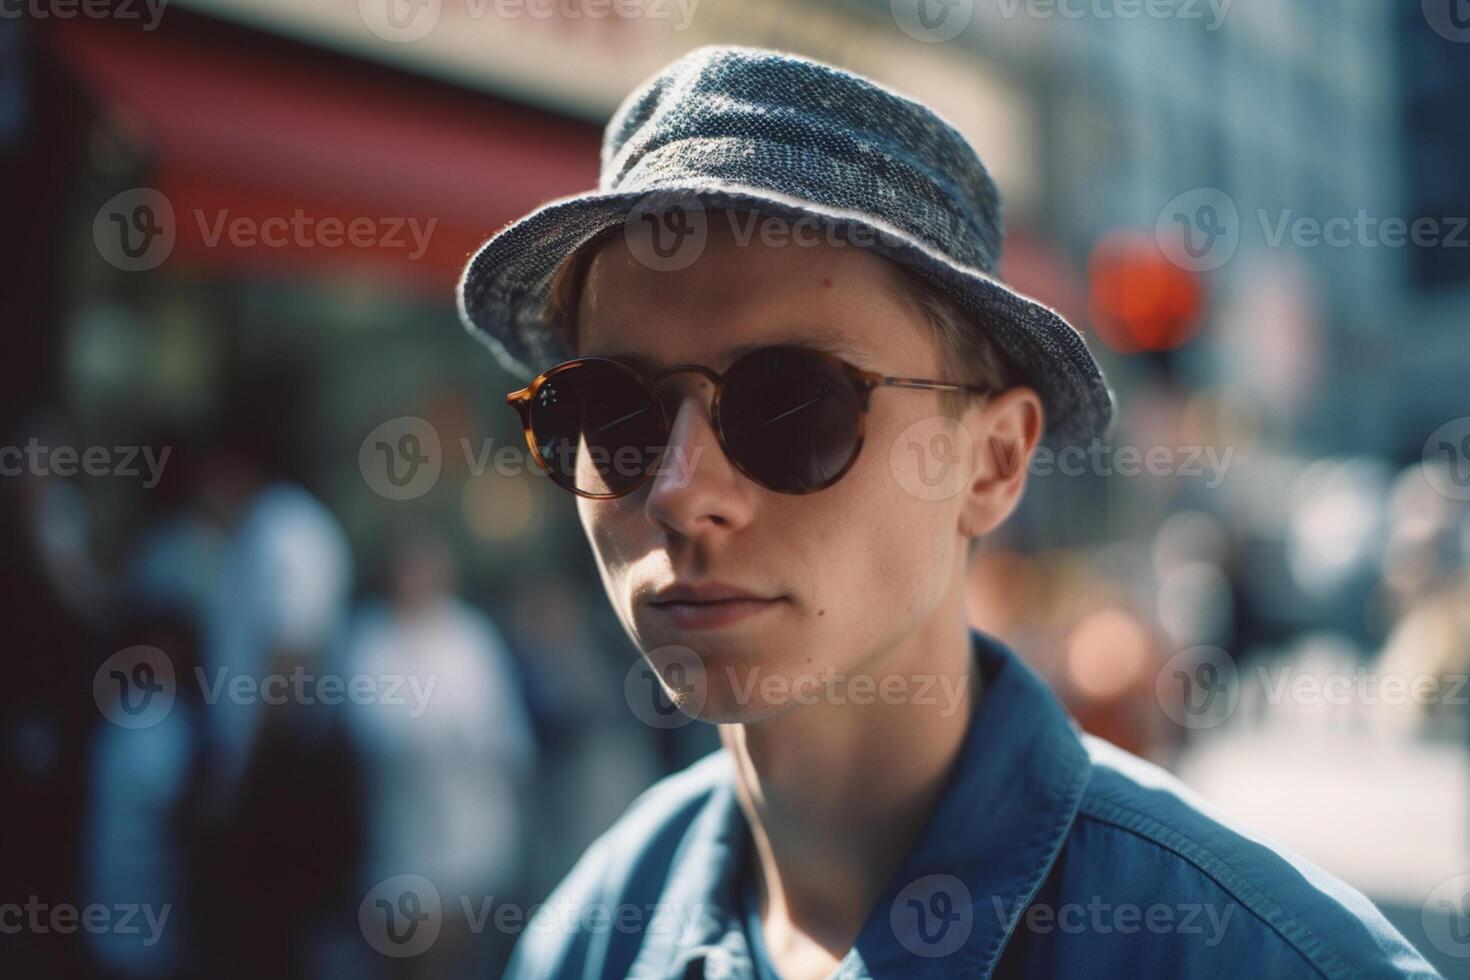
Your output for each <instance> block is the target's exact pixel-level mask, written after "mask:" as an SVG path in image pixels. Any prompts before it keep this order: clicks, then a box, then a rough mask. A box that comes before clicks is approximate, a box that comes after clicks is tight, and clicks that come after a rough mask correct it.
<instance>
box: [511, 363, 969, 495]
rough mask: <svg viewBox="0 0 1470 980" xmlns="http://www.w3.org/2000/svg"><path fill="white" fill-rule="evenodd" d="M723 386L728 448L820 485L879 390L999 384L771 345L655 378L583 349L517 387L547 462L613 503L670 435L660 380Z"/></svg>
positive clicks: (838, 465) (750, 467) (847, 455)
mask: <svg viewBox="0 0 1470 980" xmlns="http://www.w3.org/2000/svg"><path fill="white" fill-rule="evenodd" d="M681 371H684V372H693V373H695V374H700V375H703V376H704V377H706V378H708V379H709V380H710V381H711V382H713V384H714V389H715V391H714V397H713V399H712V401H711V403H710V420H711V423H712V425H713V428H714V431H715V436H716V438H717V439H718V441H719V444H720V449H721V451H722V452H724V454H725V456H726V457H727V458H728V459H729V460H730V462H731V463H732V464H733V465H734V466H735V468H736V469H738V470H739V471H740V472H741V473H743V474H745V476H747V477H749V478H750V479H751V480H753V481H754V482H756V483H757V484H759V485H761V486H762V487H765V488H766V489H767V490H773V491H775V492H777V493H788V494H804V493H815V492H816V491H818V490H825V489H826V488H827V487H830V486H832V485H833V484H834V483H836V482H837V481H838V480H840V479H842V477H843V475H844V474H845V473H846V472H847V471H848V470H849V469H851V468H852V464H853V462H854V461H856V460H857V455H858V450H860V449H861V448H862V445H863V427H864V421H865V420H866V418H867V413H868V403H869V398H870V396H871V395H872V393H873V390H874V389H875V388H880V387H890V388H919V389H924V390H927V391H969V392H974V393H977V394H981V393H984V392H986V391H988V390H989V389H987V388H982V387H979V386H975V385H958V384H946V383H944V382H941V381H925V380H922V379H919V378H893V377H888V376H886V375H882V374H877V373H875V372H872V371H864V370H862V369H861V368H858V367H855V366H853V365H851V364H849V363H847V362H846V361H844V360H842V359H841V358H839V357H835V356H833V355H831V354H828V353H826V352H825V351H819V350H812V349H810V348H806V347H800V346H794V345H778V346H770V347H759V348H756V349H755V350H753V351H751V352H750V353H748V354H745V355H744V356H743V357H741V358H740V359H739V360H737V361H736V362H735V363H734V364H731V365H730V367H729V368H728V369H726V371H725V372H724V373H723V374H721V373H719V372H717V371H713V370H711V369H710V368H707V367H704V366H702V365H699V364H676V365H673V366H672V367H668V368H665V369H663V370H662V371H659V372H658V373H657V374H656V375H655V376H654V377H653V378H651V379H645V378H644V376H643V375H642V374H641V373H640V372H639V371H638V370H637V369H636V368H634V367H633V366H632V365H630V364H627V363H624V362H623V361H620V360H618V359H616V358H611V357H576V358H573V359H572V360H569V361H563V362H562V363H560V364H558V365H556V366H555V367H551V368H548V369H547V370H546V371H544V372H543V373H542V374H540V375H539V376H537V378H536V379H535V380H534V381H532V382H531V383H530V384H529V385H527V386H526V387H524V388H522V389H520V390H519V391H513V392H511V393H510V394H509V395H506V396H505V400H506V402H507V403H508V404H509V405H510V406H511V407H512V408H514V409H515V410H516V412H517V413H518V414H519V415H520V418H521V425H522V426H523V427H524V428H525V430H526V444H527V445H528V446H529V447H530V450H531V454H532V456H533V457H534V458H535V460H536V463H537V465H538V466H540V467H541V469H543V470H545V471H546V472H547V473H548V474H549V475H550V476H551V478H552V480H553V481H555V482H556V484H557V485H558V486H560V487H562V488H563V489H565V490H569V491H570V492H572V493H574V494H576V495H577V496H579V497H588V498H590V499H593V500H610V499H613V498H615V497H621V496H623V495H624V494H627V493H631V492H632V491H634V490H636V489H638V487H640V486H642V484H643V483H644V481H645V480H647V479H648V478H649V476H651V475H653V473H654V471H655V464H656V463H657V462H658V461H659V459H660V457H661V456H662V454H663V450H664V448H665V447H666V446H667V444H668V438H669V417H670V416H669V411H668V407H667V406H666V405H665V404H664V401H663V400H661V399H660V397H659V395H658V393H657V389H658V388H659V386H660V385H662V383H663V381H664V379H665V378H668V377H669V376H670V375H672V374H675V373H676V372H681Z"/></svg>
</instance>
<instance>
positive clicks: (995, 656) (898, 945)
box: [630, 630, 1090, 980]
mask: <svg viewBox="0 0 1470 980" xmlns="http://www.w3.org/2000/svg"><path fill="white" fill-rule="evenodd" d="M971 642H972V646H973V648H974V651H975V657H976V660H977V666H978V668H979V671H980V674H981V677H982V678H983V681H982V683H983V696H982V698H981V701H980V705H979V709H978V710H977V711H976V712H975V715H974V718H973V719H972V721H971V724H970V727H969V730H968V731H967V733H966V735H965V740H964V742H963V743H962V744H961V747H960V752H959V755H958V757H957V758H956V760H955V763H954V767H953V769H952V770H951V773H950V776H949V778H948V781H947V783H946V786H945V788H944V790H943V791H942V793H941V795H940V799H939V802H938V804H937V805H936V807H935V809H934V812H933V813H932V814H931V815H930V817H929V820H928V821H927V822H926V824H925V825H924V828H923V830H921V831H920V833H919V835H918V836H917V837H916V838H915V841H914V843H913V845H912V846H911V847H910V849H909V851H908V853H907V854H906V855H905V857H904V859H903V860H902V861H901V862H900V865H899V868H898V870H897V871H896V872H895V873H894V875H893V876H892V878H890V880H889V883H888V885H887V886H885V888H884V890H883V892H882V893H881V894H880V895H879V897H878V900H877V902H876V903H875V905H874V907H873V909H872V911H871V912H870V913H869V915H868V919H867V921H866V922H864V924H863V926H862V929H861V930H860V931H859V933H858V938H857V941H856V943H855V944H854V945H853V948H852V949H851V950H849V952H848V953H847V955H846V957H844V959H843V961H842V964H841V967H840V968H839V969H838V971H837V976H838V977H841V978H844V980H845V978H863V977H873V976H879V977H890V976H904V977H916V978H925V977H940V976H946V977H947V976H956V975H963V976H980V977H987V976H989V975H990V974H991V972H992V971H993V970H994V969H995V965H996V962H997V961H998V960H999V958H1000V954H1001V951H1002V950H1003V949H1004V948H1005V944H1006V942H1007V941H1008V940H1009V938H1010V935H1011V932H1012V930H1013V928H1014V926H1015V923H1016V920H1017V918H1018V916H1019V914H1020V912H1021V911H1023V910H1024V909H1025V908H1026V906H1027V905H1028V904H1029V903H1030V902H1031V900H1032V898H1033V897H1034V896H1035V894H1036V891H1037V889H1038V888H1039V887H1040V886H1041V883H1042V881H1043V880H1044V879H1045V877H1046V875H1047V872H1048V871H1049V870H1050V869H1051V866H1052V864H1053V862H1054V861H1055V860H1056V857H1057V853H1058V852H1059V851H1060V850H1061V847H1062V844H1063V842H1064V841H1065V840H1066V837H1067V834H1068V832H1069V831H1070V829H1071V826H1072V822H1073V820H1074V819H1075V817H1076V814H1077V809H1078V806H1079V805H1080V804H1081V801H1082V795H1083V791H1084V789H1085V787H1086V784H1087V780H1088V775H1089V771H1090V762H1089V760H1088V756H1087V751H1086V749H1084V748H1083V746H1082V743H1081V740H1080V738H1079V737H1078V733H1077V730H1076V728H1075V727H1074V725H1073V724H1072V722H1071V721H1070V720H1069V719H1068V717H1067V715H1066V713H1065V712H1064V711H1063V709H1062V707H1061V705H1060V704H1058V703H1057V700H1056V698H1055V696H1053V695H1052V693H1051V692H1050V690H1048V689H1047V687H1046V685H1045V684H1044V683H1043V682H1042V681H1041V679H1040V678H1038V677H1037V676H1036V675H1035V674H1034V673H1033V672H1032V671H1031V669H1030V668H1029V667H1027V666H1026V665H1025V664H1024V663H1022V662H1021V661H1020V660H1019V659H1018V658H1017V657H1016V655H1015V654H1014V653H1013V652H1012V651H1011V650H1010V649H1008V648H1007V647H1006V646H1005V645H1004V644H1002V643H1001V642H1000V641H998V640H996V639H995V638H993V637H990V636H988V635H986V634H984V633H981V632H979V631H978V630H972V631H971ZM723 751H724V750H720V753H723ZM748 838H749V831H748V828H747V826H746V822H745V816H744V811H742V810H741V809H740V806H739V804H738V801H737V799H736V796H735V791H734V771H733V767H731V766H729V765H728V764H727V765H726V766H725V767H724V768H723V770H722V774H721V778H720V779H719V780H718V781H717V783H716V785H715V787H714V789H713V791H712V792H711V793H710V795H709V796H708V798H707V800H706V802H705V805H704V806H703V808H702V810H701V812H700V813H699V815H698V816H697V817H696V818H695V820H694V821H693V822H692V823H691V824H690V826H689V829H688V831H687V832H686V834H685V835H684V839H683V840H682V841H681V842H680V844H679V848H678V851H677V852H676V853H675V855H674V859H673V863H672V865H671V868H672V869H673V870H672V871H671V873H670V876H669V880H668V882H667V884H666V886H665V889H664V893H663V896H662V898H661V901H662V902H665V903H669V904H668V905H666V906H665V907H666V908H671V909H676V910H680V911H679V913H678V914H677V915H676V918H677V919H678V920H679V921H680V922H682V923H685V924H686V926H687V928H685V929H683V930H682V931H677V930H665V931H663V932H661V933H659V934H657V935H649V936H648V937H646V939H645V942H644V944H643V947H642V949H641V950H640V953H639V955H638V958H637V960H636V962H635V964H634V969H633V970H632V971H630V972H631V975H633V976H661V977H684V976H699V975H702V976H706V977H711V978H713V977H717V976H729V977H736V976H749V975H751V973H750V966H749V963H750V959H749V958H750V953H749V949H748V947H747V945H746V942H745V938H744V933H743V932H742V930H741V925H740V915H741V905H740V894H739V891H738V888H739V871H740V862H741V861H742V860H743V859H744V855H745V846H746V841H747V840H748ZM696 961H698V962H699V964H700V966H702V968H703V973H702V974H701V973H699V972H698V968H694V969H692V970H691V967H693V965H694V964H695V962H696Z"/></svg>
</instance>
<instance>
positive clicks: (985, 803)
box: [507, 631, 1438, 980]
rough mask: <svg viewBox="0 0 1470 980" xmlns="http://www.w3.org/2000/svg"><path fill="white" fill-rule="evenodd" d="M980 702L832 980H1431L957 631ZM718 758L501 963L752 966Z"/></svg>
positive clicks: (723, 764) (738, 819)
mask: <svg viewBox="0 0 1470 980" xmlns="http://www.w3.org/2000/svg"><path fill="white" fill-rule="evenodd" d="M972 641H973V646H974V650H975V656H976V658H977V666H978V668H979V670H980V671H981V672H982V677H983V683H984V696H983V698H982V700H981V703H980V707H979V710H978V711H977V712H976V713H975V716H974V719H973V721H972V723H971V725H970V728H969V731H968V732H967V734H966V737H965V741H964V743H963V744H962V747H961V750H960V754H959V757H958V758H957V760H956V763H955V765H954V768H953V770H952V772H951V775H950V776H949V777H948V779H947V783H946V787H945V789H944V791H943V793H942V795H941V797H940V799H939V802H938V803H937V805H936V807H935V809H934V812H933V813H932V814H931V815H930V817H929V819H928V821H927V823H926V825H925V826H924V829H923V830H922V831H921V832H920V834H919V836H918V837H917V838H916V840H915V841H914V843H913V844H912V846H911V847H910V849H909V851H908V853H907V854H906V856H905V857H904V858H903V860H902V863H901V865H900V867H899V869H898V870H897V872H895V873H894V875H893V876H892V878H891V879H890V880H889V882H888V884H887V886H886V887H885V888H884V890H883V892H882V894H881V895H880V896H879V898H878V901H877V902H876V904H875V905H874V907H873V908H872V910H871V911H870V912H869V915H868V917H867V920H866V921H865V922H864V924H863V926H862V928H861V931H860V932H859V933H858V937H857V940H856V942H855V943H854V944H853V947H852V949H851V950H849V951H848V952H847V954H846V956H845V957H844V958H843V960H842V962H841V964H840V966H839V967H838V969H837V971H836V972H835V974H834V976H835V977H838V978H842V980H847V978H859V977H873V978H889V977H892V978H898V977H902V978H910V977H914V978H923V977H991V976H994V977H1055V976H1061V977H1083V976H1086V977H1112V976H1129V977H1134V976H1141V977H1159V976H1188V977H1192V978H1210V977H1230V978H1238V977H1241V976H1249V977H1331V978H1342V980H1348V978H1355V980H1356V978H1364V977H1401V976H1417V977H1433V976H1437V975H1438V974H1436V973H1435V971H1434V970H1433V969H1432V968H1431V967H1430V966H1429V964H1428V963H1427V962H1425V960H1424V959H1423V958H1422V957H1421V956H1420V955H1419V954H1418V953H1417V952H1416V951H1415V950H1414V949H1413V948H1412V947H1411V946H1410V945H1409V943H1408V942H1407V941H1405V940H1404V938H1403V937H1402V936H1401V935H1400V934H1399V933H1398V932H1396V931H1395V930H1394V929H1393V927H1392V926H1390V925H1389V923H1388V922H1387V921H1386V920H1385V919H1384V918H1383V916H1382V915H1381V914H1380V913H1379V912H1378V910H1377V909H1376V908H1374V906H1373V904H1372V903H1371V902H1369V901H1368V899H1367V898H1365V897H1364V896H1363V895H1362V894H1361V893H1359V892H1358V891H1356V890H1354V889H1353V888H1351V887H1349V886H1348V885H1346V884H1344V883H1343V882H1341V881H1339V880H1337V879H1336V878H1334V877H1332V876H1331V875H1329V874H1327V873H1326V872H1325V871H1323V870H1321V869H1320V868H1318V867H1316V866H1314V865H1312V864H1310V863H1309V862H1307V861H1305V860H1303V859H1302V858H1300V857H1298V856H1296V855H1294V854H1291V853H1290V852H1288V851H1286V850H1284V849H1282V848H1279V847H1274V846H1272V845H1270V844H1267V843H1265V842H1263V841H1262V840H1260V839H1257V838H1255V837H1253V836H1251V835H1250V834H1249V833H1247V832H1246V831H1245V830H1243V829H1241V828H1238V827H1233V826H1231V825H1230V824H1229V823H1228V822H1227V821H1226V820H1225V819H1224V818H1222V817H1221V816H1219V815H1217V814H1212V813H1210V812H1209V808H1208V807H1207V806H1206V805H1205V804H1204V803H1203V802H1202V801H1201V800H1199V799H1197V798H1196V797H1194V796H1193V795H1192V794H1191V793H1190V791H1189V790H1188V789H1187V788H1185V787H1184V786H1183V785H1182V784H1181V783H1179V782H1178V781H1177V780H1175V779H1174V778H1172V777H1171V776H1169V775H1168V774H1167V773H1166V772H1164V771H1163V770H1162V769H1160V768H1158V767H1157V766H1154V765H1151V764H1149V763H1147V762H1144V761H1143V760H1141V759H1139V758H1137V757H1135V756H1132V755H1130V754H1128V753H1127V752H1124V751H1123V750H1121V749H1119V748H1117V747H1115V746H1112V745H1110V744H1108V743H1107V742H1104V741H1102V740H1100V739H1097V738H1093V737H1091V736H1088V735H1085V734H1082V733H1081V732H1080V731H1079V730H1078V729H1077V728H1076V726H1075V724H1074V723H1073V722H1072V721H1071V720H1070V719H1069V718H1068V717H1067V715H1066V714H1065V712H1064V711H1063V709H1062V707H1061V706H1060V704H1058V702H1057V701H1056V699H1055V697H1054V696H1053V695H1052V694H1051V692H1050V691H1049V690H1048V689H1047V688H1046V686H1045V685H1044V684H1043V683H1042V681H1041V680H1040V679H1039V678H1038V677H1037V676H1036V675H1035V674H1034V673H1032V671H1031V670H1030V669H1029V668H1028V667H1027V666H1026V665H1025V664H1023V663H1022V662H1021V661H1020V660H1019V659H1017V657H1016V656H1015V654H1014V653H1013V652H1011V651H1010V650H1009V649H1007V648H1006V647H1005V646H1004V645H1003V644H1001V643H1000V642H998V641H997V640H995V639H994V638H992V637H989V636H987V635H985V634H983V633H980V632H978V631H973V632H972ZM733 780H734V773H733V769H732V766H731V760H730V757H729V755H728V753H726V752H725V751H724V750H723V749H721V750H718V751H716V752H713V753H711V754H710V755H708V756H706V757H704V758H703V759H701V760H699V761H698V762H696V763H694V764H693V765H691V766H689V767H688V768H687V769H685V770H683V771H682V772H679V773H676V774H674V775H672V776H669V777H667V778H665V779H663V780H662V781H660V782H658V783H657V784H655V785H654V786H653V787H652V788H650V789H649V790H647V791H646V792H645V793H643V795H642V796H640V797H639V798H638V799H637V800H636V801H634V803H633V804H632V805H631V806H630V807H629V808H628V811H627V812H626V813H625V814H624V815H623V816H622V817H621V818H620V819H619V820H618V821H617V823H615V824H614V825H613V827H612V828H611V829H609V830H608V831H607V832H605V833H604V834H603V835H602V836H601V837H599V838H598V839H597V840H596V841H595V842H594V843H593V845H592V846H591V847H590V848H589V849H588V850H587V852H586V853H585V854H584V855H583V856H582V858H581V859H580V860H579V861H578V863H577V864H576V866H575V867H574V868H573V869H572V871H571V872H570V873H569V874H568V875H567V877H566V878H565V879H564V880H563V881H562V883H561V884H560V885H559V886H558V887H557V888H556V890H555V891H554V893H553V894H552V896H551V897H550V898H549V899H548V900H547V902H546V903H545V904H544V905H543V906H542V907H541V908H540V909H539V910H538V911H537V913H536V915H535V917H534V918H533V919H532V920H531V921H530V922H529V923H528V924H527V927H526V931H525V932H524V934H523V935H522V936H521V938H520V940H519V942H518V944H517V946H516V949H515V952H514V955H513V957H512V959H511V962H510V965H509V969H508V973H507V975H508V976H510V977H514V978H537V980H540V978H546V977H580V978H591V977H645V978H673V977H708V978H716V977H727V978H748V977H754V976H755V970H754V967H753V965H752V962H751V949H750V944H749V942H748V941H747V935H746V932H745V929H744V926H743V920H744V915H743V905H742V893H741V891H740V887H741V886H740V883H741V881H742V863H743V862H744V861H745V860H746V854H747V851H746V848H747V847H748V846H749V831H748V829H747V826H746V823H745V817H744V813H743V811H742V810H741V809H740V807H739V805H738V803H737V801H736V797H735V793H734V782H733Z"/></svg>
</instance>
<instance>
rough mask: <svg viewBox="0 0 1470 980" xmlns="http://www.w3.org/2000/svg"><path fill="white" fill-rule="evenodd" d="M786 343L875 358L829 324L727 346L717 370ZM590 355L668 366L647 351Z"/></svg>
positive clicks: (647, 367)
mask: <svg viewBox="0 0 1470 980" xmlns="http://www.w3.org/2000/svg"><path fill="white" fill-rule="evenodd" d="M787 345H791V346H796V347H806V348H810V349H811V350H818V351H822V352H823V353H825V354H831V355H832V356H834V357H840V358H842V359H843V360H845V361H848V362H850V363H852V364H853V365H854V366H856V367H859V368H863V367H865V366H866V365H867V363H868V362H870V361H871V359H872V358H871V357H870V355H869V354H868V351H867V350H866V348H862V347H858V346H856V345H854V344H853V343H852V341H851V340H850V339H849V338H848V337H846V336H845V335H844V334H842V333H841V332H840V331H837V330H834V329H832V328H830V327H808V328H804V329H800V330H792V331H789V332H787V333H783V334H779V335H777V336H775V337H772V338H770V339H767V340H761V341H757V342H754V343H749V344H740V345H738V346H736V347H730V348H727V349H725V350H724V351H723V352H722V354H721V357H720V360H721V362H722V363H721V364H720V365H719V368H718V369H719V370H724V369H725V368H728V367H729V366H730V365H731V364H734V363H735V362H736V361H738V360H740V358H742V357H744V356H745V355H746V354H749V353H750V352H751V351H755V350H760V349H761V348H762V347H781V346H787ZM587 356H589V357H611V358H615V359H617V360H620V361H625V362H626V363H628V364H631V365H633V366H634V367H636V368H637V369H638V370H640V371H645V372H647V373H649V374H656V373H657V372H658V371H660V370H662V369H663V368H664V367H666V366H667V364H665V363H662V362H660V361H659V360H657V359H655V358H653V357H651V356H650V355H648V354H643V353H640V352H638V351H633V350H614V351H596V352H589V354H588V355H587Z"/></svg>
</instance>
